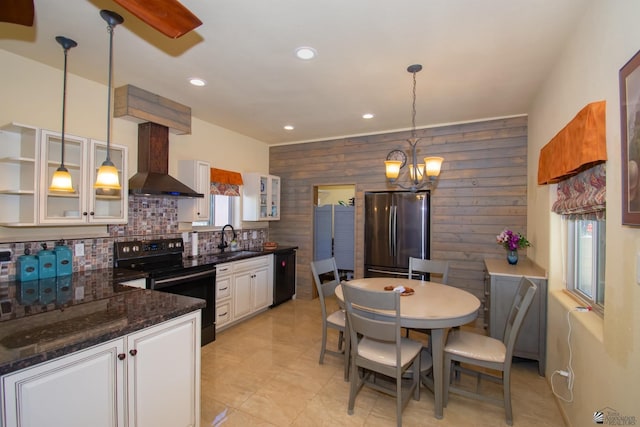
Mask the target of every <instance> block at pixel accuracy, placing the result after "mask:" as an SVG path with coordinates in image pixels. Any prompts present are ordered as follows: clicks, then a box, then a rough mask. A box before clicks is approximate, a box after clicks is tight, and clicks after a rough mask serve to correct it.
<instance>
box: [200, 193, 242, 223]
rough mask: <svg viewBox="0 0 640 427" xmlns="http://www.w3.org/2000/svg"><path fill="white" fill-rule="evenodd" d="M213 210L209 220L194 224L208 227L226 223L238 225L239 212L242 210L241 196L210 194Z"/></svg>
mask: <svg viewBox="0 0 640 427" xmlns="http://www.w3.org/2000/svg"><path fill="white" fill-rule="evenodd" d="M209 200H210V201H209V202H210V204H211V212H210V213H209V221H198V222H193V223H192V225H193V226H198V227H207V228H222V227H223V226H225V225H226V224H231V225H233V226H234V227H237V226H238V218H237V213H238V212H240V197H235V196H223V195H218V194H211V195H210V199H209Z"/></svg>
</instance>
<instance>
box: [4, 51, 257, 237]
mask: <svg viewBox="0 0 640 427" xmlns="http://www.w3.org/2000/svg"><path fill="white" fill-rule="evenodd" d="M0 64H2V65H1V67H0V70H1V71H0V73H1V74H0V75H1V77H2V78H0V94H1V99H2V100H1V102H0V125H4V124H7V123H11V122H18V123H22V124H28V125H32V126H36V127H40V128H45V129H50V130H55V131H60V126H61V118H62V71H61V70H58V69H55V68H52V67H49V66H47V65H43V64H41V63H39V62H35V61H32V60H29V59H26V58H24V57H21V56H18V55H14V54H12V53H9V52H7V51H4V50H0ZM71 71H72V61H70V63H69V75H68V80H67V113H66V128H65V131H66V133H68V134H75V135H80V136H85V137H90V138H96V139H101V140H105V139H106V129H107V124H106V120H107V87H106V86H104V85H101V84H98V83H96V82H93V81H90V80H86V79H83V78H80V77H77V76H75V75H73V74H72V73H71ZM158 95H161V96H162V94H161V93H160V94H158ZM111 123H112V129H111V132H112V133H111V141H112V142H113V143H116V144H121V145H126V146H128V147H129V168H128V176H129V177H130V176H132V175H133V174H134V173H135V172H136V170H137V164H138V156H137V145H138V125H137V123H135V122H133V121H130V120H127V119H122V118H115V119H112V120H111ZM190 158H198V159H200V160H208V161H209V162H211V165H212V166H214V167H218V168H222V169H230V170H235V171H238V172H252V171H256V172H268V171H269V148H268V146H267V145H266V144H264V143H262V142H261V141H258V140H255V139H253V138H249V137H247V136H244V135H241V134H238V133H236V132H232V131H229V130H227V129H224V128H221V127H219V126H215V125H212V124H210V123H207V122H204V121H202V120H199V119H197V118H195V117H194V118H192V133H191V135H174V134H172V133H170V134H169V173H170V174H171V175H173V176H176V175H177V164H178V160H180V159H190ZM61 230H64V228H59V227H56V228H55V231H54V234H55V233H57V234H55V235H56V236H58V237H66V236H71V235H72V234H76V233H80V234H81V235H86V236H89V235H96V233H97V234H100V233H102V234H104V232H105V227H84V228H82V227H80V228H79V227H72V228H70V229H68V230H67V233H68V234H65V233H58V231H61ZM46 231H47V230H46V229H45V228H39V229H35V230H25V229H18V230H13V229H5V228H2V227H0V239H2V238H3V236H6V235H7V234H9V235H12V234H13V235H16V234H17V235H20V236H24V237H25V238H26V237H27V236H28V235H31V236H33V235H43V233H45V232H46ZM76 235H77V234H76Z"/></svg>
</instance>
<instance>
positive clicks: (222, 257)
mask: <svg viewBox="0 0 640 427" xmlns="http://www.w3.org/2000/svg"><path fill="white" fill-rule="evenodd" d="M258 254H260V252H258V251H232V252H221V253H219V254H215V255H211V258H212V259H213V260H214V262H221V261H228V260H232V259H238V258H250V257H254V256H256V255H258Z"/></svg>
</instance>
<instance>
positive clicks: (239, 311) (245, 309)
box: [233, 271, 253, 320]
mask: <svg viewBox="0 0 640 427" xmlns="http://www.w3.org/2000/svg"><path fill="white" fill-rule="evenodd" d="M252 282H253V271H243V272H240V273H236V274H235V275H234V279H233V318H234V320H235V319H239V318H241V317H244V316H246V315H248V314H251V311H252V310H253V298H252V295H251V293H252V290H251V288H252Z"/></svg>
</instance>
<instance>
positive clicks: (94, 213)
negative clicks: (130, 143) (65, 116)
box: [39, 130, 128, 225]
mask: <svg viewBox="0 0 640 427" xmlns="http://www.w3.org/2000/svg"><path fill="white" fill-rule="evenodd" d="M61 146H62V140H61V137H60V133H58V132H51V131H46V130H43V131H42V135H41V154H40V158H41V159H42V161H41V162H40V167H41V171H40V177H41V179H40V192H39V194H40V218H39V221H40V224H51V225H82V224H121V223H126V222H127V209H128V203H127V193H128V181H127V179H126V176H125V173H124V171H126V164H127V148H126V147H124V146H118V145H114V144H111V145H110V153H111V161H112V162H113V163H114V164H115V165H116V168H117V169H118V174H119V179H120V185H121V186H122V189H121V190H110V191H105V190H100V189H94V188H93V185H94V183H95V179H96V175H97V172H98V168H99V167H100V165H101V164H102V162H103V161H104V160H105V159H106V156H107V144H106V142H102V141H97V140H93V139H87V138H82V137H78V136H73V135H67V134H65V141H64V165H65V167H66V168H67V169H68V170H69V172H70V173H71V179H72V182H73V188H74V191H73V192H71V193H66V192H55V191H50V190H49V184H50V182H51V177H52V176H53V173H54V172H55V171H56V169H57V168H58V167H59V166H60V160H61V153H62V151H61Z"/></svg>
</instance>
